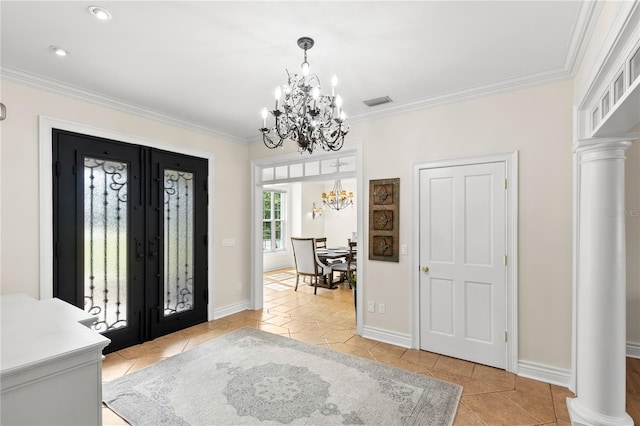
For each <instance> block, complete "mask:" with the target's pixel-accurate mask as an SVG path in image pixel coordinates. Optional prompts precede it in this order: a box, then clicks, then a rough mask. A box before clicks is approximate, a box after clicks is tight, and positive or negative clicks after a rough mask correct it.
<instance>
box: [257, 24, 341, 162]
mask: <svg viewBox="0 0 640 426" xmlns="http://www.w3.org/2000/svg"><path fill="white" fill-rule="evenodd" d="M313 44H314V41H313V39H312V38H310V37H301V38H299V39H298V46H300V48H301V49H303V50H304V62H303V63H302V67H301V68H302V75H301V76H298V75H297V74H292V73H289V71H287V83H286V84H285V85H284V87H283V88H282V89H280V86H278V87H277V88H276V92H275V96H276V106H275V109H274V110H273V111H271V115H273V117H274V119H275V123H274V125H273V126H272V127H271V128H268V127H267V115H268V111H267V109H266V108H264V109H263V110H262V128H261V129H260V132H262V141H263V142H264V144H265V145H266V146H267V148H277V147H281V146H282V144H283V142H284V140H285V139H291V140H293V141H295V142H297V143H298V151H300V153H303V152H304V151H307V152H309V154H311V153H312V152H313V150H314V149H315V148H316V147H321V148H322V149H324V150H325V151H337V150H339V149H340V148H342V145H343V144H344V137H345V135H346V134H347V133H348V132H349V126H348V125H346V124H345V119H346V116H345V113H344V111H343V110H342V98H340V96H339V95H336V85H337V84H338V79H337V78H336V76H335V75H334V76H333V78H332V79H331V95H321V94H320V79H319V78H318V76H317V75H315V74H309V63H308V62H307V50H309V49H311V48H312V47H313ZM283 96H284V97H283Z"/></svg>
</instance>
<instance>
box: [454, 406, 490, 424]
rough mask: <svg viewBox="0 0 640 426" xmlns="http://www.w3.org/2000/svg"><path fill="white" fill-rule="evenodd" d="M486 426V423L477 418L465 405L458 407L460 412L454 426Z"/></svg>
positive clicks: (457, 413)
mask: <svg viewBox="0 0 640 426" xmlns="http://www.w3.org/2000/svg"><path fill="white" fill-rule="evenodd" d="M475 425H484V423H483V422H482V421H481V420H480V419H479V418H478V417H476V415H475V414H473V413H472V412H471V411H470V410H469V409H468V408H467V407H465V406H464V405H463V404H459V405H458V411H457V412H456V417H455V418H454V420H453V426H475Z"/></svg>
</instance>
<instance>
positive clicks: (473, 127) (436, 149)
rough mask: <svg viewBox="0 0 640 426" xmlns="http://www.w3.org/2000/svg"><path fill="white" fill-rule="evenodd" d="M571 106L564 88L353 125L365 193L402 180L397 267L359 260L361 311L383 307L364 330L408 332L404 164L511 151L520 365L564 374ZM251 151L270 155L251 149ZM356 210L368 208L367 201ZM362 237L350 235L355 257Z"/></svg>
mask: <svg viewBox="0 0 640 426" xmlns="http://www.w3.org/2000/svg"><path fill="white" fill-rule="evenodd" d="M572 99H573V85H572V81H564V82H559V83H553V84H547V85H542V86H538V87H533V88H528V89H522V90H516V91H512V92H508V93H503V94H499V95H493V96H486V97H482V98H478V99H473V100H468V101H463V102H458V103H455V104H450V105H444V106H439V107H435V108H427V109H422V110H416V111H412V112H407V113H403V114H398V115H394V116H388V117H382V118H378V119H374V120H370V121H363V122H356V123H352V124H351V131H350V133H349V135H348V136H347V140H348V142H347V144H348V143H349V141H358V142H361V143H362V147H363V148H362V149H363V178H364V182H365V187H366V186H367V185H366V182H368V181H369V180H370V179H383V178H396V177H399V178H400V244H406V245H407V246H408V247H409V255H408V256H400V261H399V262H398V263H393V262H377V261H367V260H366V258H365V257H362V256H361V257H360V259H362V260H361V262H363V266H364V267H363V275H362V278H361V279H362V287H361V288H362V289H363V292H364V298H365V303H366V302H367V301H375V302H383V303H385V304H386V313H385V314H380V313H369V312H364V326H365V327H375V328H379V329H382V330H388V331H390V332H394V333H400V334H405V335H408V334H410V333H411V284H412V283H411V266H412V265H411V255H412V250H415V247H412V246H411V242H412V241H411V240H412V239H411V236H412V233H413V232H414V230H413V229H412V221H411V219H412V218H411V172H412V165H413V164H415V163H419V162H425V161H431V160H436V159H447V158H462V157H469V156H478V155H485V154H495V153H506V152H513V151H515V150H518V151H519V153H520V164H519V166H520V167H519V172H520V176H519V179H520V188H519V193H520V203H519V215H518V220H519V243H520V245H519V256H520V257H519V259H520V263H519V265H518V266H519V304H518V310H519V316H518V321H519V358H520V360H526V361H531V362H537V363H540V364H544V365H549V366H554V367H557V368H563V369H569V368H570V364H571V286H572V275H571V274H572V252H571V251H572V239H571V238H572V234H571V233H572V154H571V143H572V109H571V106H572V103H571V101H572ZM249 150H250V153H249V156H250V157H251V158H259V157H266V156H270V155H274V153H272V152H270V151H269V150H267V149H266V148H265V147H264V146H262V145H259V144H255V145H252V146H250V147H249ZM286 150H289V151H292V152H293V151H295V148H294V147H293V144H290V145H288V146H287V147H286ZM279 153H281V151H280V152H279ZM358 202H362V203H365V204H364V205H365V206H367V203H368V195H367V194H361V196H360V197H359V198H358ZM364 216H365V217H368V214H367V213H366V208H365V215H364ZM365 228H366V227H365ZM367 238H368V236H367V235H362V236H359V237H358V240H359V241H360V242H361V245H362V246H363V249H365V248H366V247H364V245H365V244H366V240H367ZM359 279H360V277H359Z"/></svg>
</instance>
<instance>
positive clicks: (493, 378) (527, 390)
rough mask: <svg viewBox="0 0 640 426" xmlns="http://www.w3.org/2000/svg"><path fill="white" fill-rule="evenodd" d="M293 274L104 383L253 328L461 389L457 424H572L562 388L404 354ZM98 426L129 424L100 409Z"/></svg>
mask: <svg viewBox="0 0 640 426" xmlns="http://www.w3.org/2000/svg"><path fill="white" fill-rule="evenodd" d="M294 285H295V271H294V270H279V271H274V272H271V273H267V274H265V290H264V301H265V306H264V309H263V310H262V311H245V312H241V313H237V314H234V315H231V316H228V317H225V318H222V319H219V320H215V321H210V322H207V323H204V324H200V325H197V326H194V327H191V328H188V329H186V330H182V331H179V332H176V333H173V334H170V335H167V336H163V337H160V338H158V339H155V340H153V341H151V342H146V343H143V344H141V345H137V346H133V347H130V348H127V349H123V350H121V351H118V352H114V353H111V354H109V355H107V356H106V358H105V360H104V362H103V371H102V379H103V381H109V380H113V379H115V378H117V377H120V376H123V375H125V374H128V373H131V372H134V371H136V370H139V369H141V368H144V367H146V366H148V365H151V364H153V363H155V362H157V361H160V360H162V359H164V358H167V357H170V356H172V355H176V354H178V353H180V352H183V351H186V350H189V349H190V348H193V347H195V346H197V345H199V344H201V343H203V342H206V341H207V340H210V339H213V338H216V337H218V336H221V335H223V334H225V333H228V332H230V331H233V330H236V329H238V328H241V327H245V326H248V327H255V328H258V329H261V330H265V331H269V332H272V333H277V334H281V335H284V336H288V337H291V338H292V339H297V340H301V341H304V342H307V343H311V344H315V345H322V346H325V347H327V348H329V349H333V350H336V351H340V352H345V353H349V354H353V355H356V356H359V357H363V358H368V359H371V360H375V361H378V362H382V363H385V364H389V365H393V366H396V367H399V368H404V369H406V370H410V371H413V372H416V373H420V374H425V375H428V376H433V377H436V378H439V379H442V380H447V381H450V382H454V383H458V384H460V385H462V386H464V391H463V394H462V398H461V400H460V405H459V407H458V412H457V415H456V418H455V422H454V424H455V425H570V422H569V415H568V413H567V408H566V404H565V400H566V398H567V396H573V394H572V393H571V392H570V391H569V390H568V389H566V388H563V387H561V386H555V385H549V384H547V383H542V382H538V381H535V380H530V379H525V378H522V377H517V376H515V375H513V374H511V373H507V372H505V371H502V370H498V369H495V368H491V367H486V366H483V365H479V364H474V363H471V362H468V361H462V360H459V359H455V358H450V357H447V356H443V355H437V354H434V353H430V352H424V351H418V350H413V349H405V348H401V347H397V346H393V345H389V344H386V343H379V342H376V341H373V340H368V339H364V338H362V337H359V336H357V335H356V334H355V320H354V306H353V298H352V292H351V290H349V287H348V285H346V284H343V285H340V286H339V288H338V289H336V290H325V289H318V294H317V295H316V296H314V295H313V287H310V286H307V285H301V286H300V287H299V288H298V291H297V292H294V291H293V288H294ZM102 412H103V424H104V425H126V424H127V423H126V422H125V421H124V420H122V419H121V418H120V417H118V416H117V415H116V414H114V413H113V412H112V411H111V410H109V409H108V408H106V407H103V410H102ZM627 412H628V413H629V414H630V415H631V416H632V417H633V419H634V421H635V424H638V425H640V360H638V359H631V358H628V359H627Z"/></svg>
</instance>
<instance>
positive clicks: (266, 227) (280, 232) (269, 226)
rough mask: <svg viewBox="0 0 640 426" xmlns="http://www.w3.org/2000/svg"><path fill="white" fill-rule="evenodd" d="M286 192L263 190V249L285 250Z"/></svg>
mask: <svg viewBox="0 0 640 426" xmlns="http://www.w3.org/2000/svg"><path fill="white" fill-rule="evenodd" d="M286 195H287V194H286V193H284V192H278V191H263V192H262V206H263V207H262V211H263V214H262V251H263V252H264V253H270V252H275V251H282V250H284V241H285V235H284V232H285V222H284V219H285V214H284V211H285V205H286Z"/></svg>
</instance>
